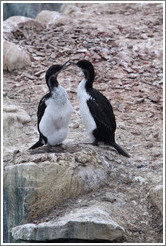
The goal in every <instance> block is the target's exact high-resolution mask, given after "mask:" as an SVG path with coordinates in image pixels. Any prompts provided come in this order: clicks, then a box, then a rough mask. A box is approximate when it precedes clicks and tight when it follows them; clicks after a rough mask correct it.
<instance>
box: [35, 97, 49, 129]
mask: <svg viewBox="0 0 166 246" xmlns="http://www.w3.org/2000/svg"><path fill="white" fill-rule="evenodd" d="M49 97H50V93H48V94H46V95H45V96H44V97H42V99H41V100H40V102H39V105H38V110H37V125H38V130H39V123H40V121H41V118H42V116H43V114H44V111H45V109H46V103H45V101H46V100H47V99H48V98H49ZM39 132H40V130H39Z"/></svg>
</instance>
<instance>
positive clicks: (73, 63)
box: [69, 60, 77, 66]
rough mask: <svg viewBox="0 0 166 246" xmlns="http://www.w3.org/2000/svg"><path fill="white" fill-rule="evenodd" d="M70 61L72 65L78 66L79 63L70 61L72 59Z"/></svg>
mask: <svg viewBox="0 0 166 246" xmlns="http://www.w3.org/2000/svg"><path fill="white" fill-rule="evenodd" d="M69 63H70V64H71V65H74V66H77V63H75V62H72V61H70V60H69Z"/></svg>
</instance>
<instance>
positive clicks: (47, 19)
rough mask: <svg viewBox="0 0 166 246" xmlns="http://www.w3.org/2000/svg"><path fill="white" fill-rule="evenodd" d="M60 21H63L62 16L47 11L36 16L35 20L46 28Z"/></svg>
mask: <svg viewBox="0 0 166 246" xmlns="http://www.w3.org/2000/svg"><path fill="white" fill-rule="evenodd" d="M62 19H63V16H62V14H60V13H59V12H56V11H49V10H42V11H41V12H40V13H39V14H38V15H37V16H36V20H37V21H39V22H41V23H42V24H44V25H46V26H49V25H50V24H55V23H58V21H59V20H62Z"/></svg>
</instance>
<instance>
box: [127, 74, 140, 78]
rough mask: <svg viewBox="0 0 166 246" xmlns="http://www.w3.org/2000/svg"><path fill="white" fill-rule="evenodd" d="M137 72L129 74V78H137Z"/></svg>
mask: <svg viewBox="0 0 166 246" xmlns="http://www.w3.org/2000/svg"><path fill="white" fill-rule="evenodd" d="M137 76H138V75H137V74H136V73H130V74H129V75H128V78H130V79H136V78H137Z"/></svg>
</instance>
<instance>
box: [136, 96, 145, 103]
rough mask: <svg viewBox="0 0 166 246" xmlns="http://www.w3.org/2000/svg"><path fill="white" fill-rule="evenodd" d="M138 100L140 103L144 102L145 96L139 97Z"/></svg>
mask: <svg viewBox="0 0 166 246" xmlns="http://www.w3.org/2000/svg"><path fill="white" fill-rule="evenodd" d="M136 101H137V102H138V103H142V102H144V98H143V97H141V98H138V99H137V100H136Z"/></svg>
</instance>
